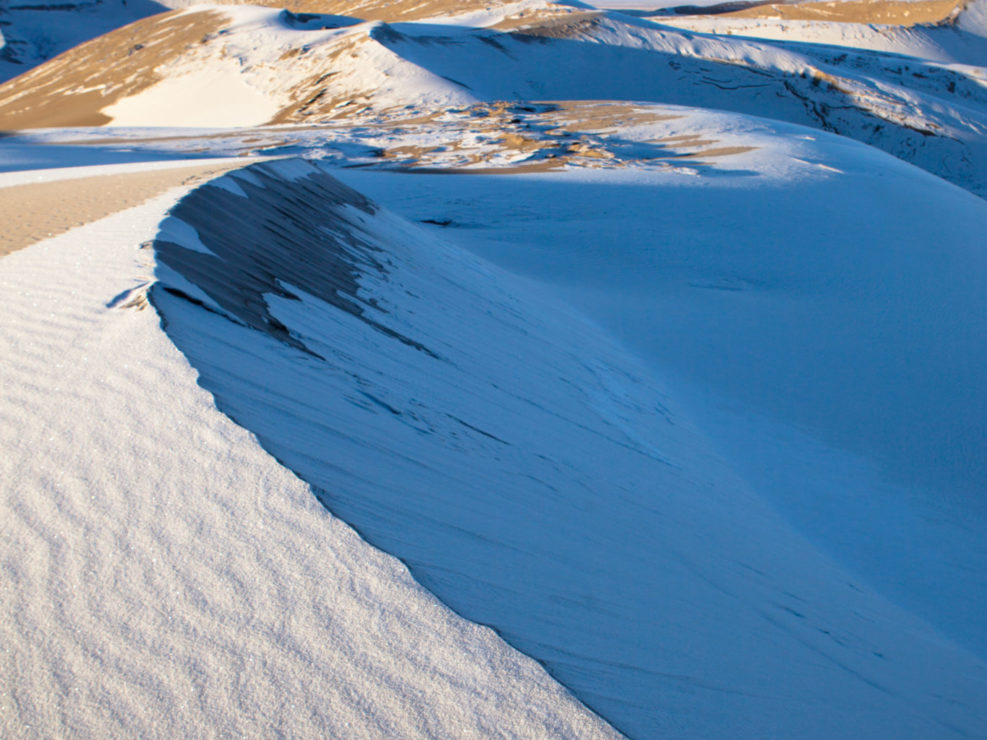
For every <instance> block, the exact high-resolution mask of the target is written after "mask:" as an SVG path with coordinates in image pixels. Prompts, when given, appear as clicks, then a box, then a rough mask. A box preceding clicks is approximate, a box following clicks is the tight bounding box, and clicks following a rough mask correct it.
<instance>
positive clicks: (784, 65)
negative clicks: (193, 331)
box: [0, 0, 987, 194]
mask: <svg viewBox="0 0 987 740" xmlns="http://www.w3.org/2000/svg"><path fill="white" fill-rule="evenodd" d="M984 2H985V0H973V2H972V3H971V8H970V9H968V10H966V11H964V14H966V13H971V14H974V15H973V17H974V21H971V23H972V24H973V25H972V26H971V28H973V27H976V28H979V25H978V24H979V21H977V20H976V19H977V18H979V17H980V16H978V15H976V12H979V11H977V10H976V9H979V8H980V6H981V5H982V4H983V3H984ZM468 9H469V8H468V7H467V8H462V9H461V10H463V11H464V14H463V15H461V16H458V17H456V18H455V19H438V20H437V19H424V20H416V21H414V22H389V23H385V22H382V21H379V20H374V21H368V22H361V21H363V20H364V17H361V16H360V15H354V16H341V15H338V14H333V15H325V16H319V15H305V16H302V15H296V14H293V13H288V12H286V11H278V10H275V9H270V8H251V7H232V6H217V7H213V8H208V9H203V8H201V7H199V8H192V9H190V10H188V11H185V12H179V13H174V14H164V15H161V16H156V17H154V18H149V19H145V20H143V21H140V22H138V23H136V24H133V25H131V26H128V27H126V28H122V29H119V30H118V31H115V32H113V33H111V34H108V35H106V36H103V37H101V38H99V39H96V40H94V41H92V42H89V43H87V44H83V45H81V46H79V47H77V48H76V49H74V50H72V51H70V52H68V53H66V54H64V55H62V56H60V57H58V58H57V59H55V60H52V61H51V62H48V63H47V64H44V65H42V66H41V67H39V68H37V69H35V70H33V71H31V72H29V73H27V74H25V75H23V76H21V77H20V78H18V79H16V80H14V81H12V82H10V83H8V84H7V85H5V86H3V87H0V126H2V127H4V128H7V129H21V128H27V127H37V126H55V125H62V126H67V125H95V124H106V123H112V124H113V125H118V126H127V125H130V126H147V125H158V126H161V125H171V126H178V125H184V126H220V127H222V126H235V125H239V126H252V125H258V124H262V123H268V122H270V123H278V124H286V123H301V122H305V123H317V122H324V121H330V120H331V121H336V122H339V121H345V122H347V123H348V124H350V125H352V126H359V125H372V124H375V123H378V122H380V120H381V119H382V118H385V119H389V120H391V121H392V122H400V121H402V120H412V121H419V122H420V121H422V120H423V119H428V118H429V117H430V116H436V115H438V114H440V112H441V111H444V110H447V109H448V108H450V107H463V106H468V105H470V104H474V103H477V102H492V101H499V100H596V99H608V100H611V99H616V100H622V101H651V102H661V103H671V104H678V105H688V106H696V107H703V108H712V109H720V110H729V111H735V112H740V113H745V114H752V115H760V116H765V117H770V118H773V119H776V120H783V121H789V122H792V123H798V124H804V125H809V126H813V127H816V128H821V129H824V130H827V131H833V132H836V133H839V134H841V135H844V136H848V137H851V138H854V139H858V140H860V141H863V142H865V143H868V144H871V145H872V146H875V147H877V148H880V149H883V150H884V151H887V152H889V153H891V154H893V155H895V156H897V157H900V158H902V159H904V160H906V161H909V162H911V163H913V164H916V165H918V166H920V167H922V168H924V169H926V170H928V171H930V172H932V173H934V174H936V175H939V176H941V177H944V178H946V179H948V180H950V181H951V182H954V183H956V184H959V185H960V186H961V187H965V188H968V189H970V190H971V191H973V192H975V193H978V194H984V193H987V176H985V175H984V173H985V172H987V145H985V144H984V141H983V138H984V137H983V132H984V130H987V93H985V87H984V85H985V79H987V77H985V72H984V69H983V67H982V66H970V65H963V64H943V63H940V62H930V61H926V60H922V59H916V58H912V59H903V58H902V57H901V56H900V55H897V54H887V53H881V52H877V51H868V50H857V51H853V52H847V51H846V50H843V49H834V48H833V47H830V46H822V45H809V44H803V45H801V46H796V45H787V44H775V43H771V42H768V41H758V40H751V39H743V38H738V37H730V36H713V35H706V34H699V33H695V32H691V31H684V30H679V29H674V28H671V27H669V26H665V25H661V24H659V23H654V22H651V21H648V20H646V19H640V18H633V17H631V16H627V15H623V14H620V13H614V12H600V11H592V10H587V9H585V8H576V7H571V6H565V5H559V4H549V3H537V2H527V3H523V4H521V6H515V5H510V4H507V5H503V6H497V5H495V6H492V8H491V9H490V10H489V11H485V12H484V13H482V14H480V15H477V14H475V13H473V14H470V13H465V11H466V10H468ZM359 12H360V11H359V9H355V10H353V13H354V14H357V13H359ZM395 17H401V16H400V13H397V14H396V16H395ZM416 17H417V16H416ZM961 17H962V15H961ZM957 23H959V21H957ZM981 25H982V24H981ZM967 35H968V36H970V37H971V38H973V35H972V34H970V33H968V34H967ZM977 38H979V37H977ZM980 41H981V42H982V41H983V39H980ZM981 46H983V47H984V48H987V44H981ZM108 59H113V60H114V65H113V67H112V69H111V71H110V72H107V63H106V62H107V60H108ZM981 64H982V62H981Z"/></svg>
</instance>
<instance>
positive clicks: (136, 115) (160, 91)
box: [103, 61, 281, 128]
mask: <svg viewBox="0 0 987 740" xmlns="http://www.w3.org/2000/svg"><path fill="white" fill-rule="evenodd" d="M280 107H281V106H280V105H279V104H278V101H277V100H274V99H272V98H270V97H269V96H267V95H265V94H264V93H262V92H261V91H259V90H256V89H255V88H253V87H251V86H250V85H249V84H248V83H247V82H245V81H244V79H243V76H242V75H241V74H240V70H239V66H238V65H237V64H236V63H235V62H233V61H230V62H228V63H226V64H214V65H210V66H207V67H205V68H203V69H199V70H194V71H190V72H188V73H187V74H184V75H182V76H181V77H172V78H168V79H165V80H162V81H161V82H159V83H158V84H157V85H154V86H152V87H149V88H147V89H146V90H142V91H141V92H139V93H137V94H136V95H133V96H131V97H129V98H124V99H123V100H121V101H119V102H117V103H114V104H113V105H111V106H109V107H107V108H104V109H103V112H104V113H105V114H106V115H108V116H110V118H112V119H113V120H112V123H113V125H116V126H199V127H203V128H209V127H215V128H223V127H230V126H255V125H258V124H261V123H266V122H267V121H269V120H270V119H271V118H273V117H274V115H275V114H276V113H277V112H278V110H279V109H280Z"/></svg>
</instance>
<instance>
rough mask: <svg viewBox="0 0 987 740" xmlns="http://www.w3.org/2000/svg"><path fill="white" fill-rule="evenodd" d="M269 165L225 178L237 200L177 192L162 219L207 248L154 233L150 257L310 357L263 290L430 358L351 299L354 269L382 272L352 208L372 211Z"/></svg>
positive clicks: (326, 179)
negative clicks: (325, 309) (344, 315)
mask: <svg viewBox="0 0 987 740" xmlns="http://www.w3.org/2000/svg"><path fill="white" fill-rule="evenodd" d="M275 166H277V165H276V164H268V163H261V164H255V165H252V166H250V167H246V168H244V169H243V170H240V171H238V172H237V173H233V174H231V175H229V176H228V177H230V178H232V179H233V180H234V181H235V183H236V187H237V188H239V189H240V190H241V191H242V192H243V193H244V194H245V196H246V197H244V196H243V195H239V194H237V193H236V192H235V191H234V190H235V189H233V188H231V189H227V188H225V187H222V186H220V185H216V184H207V185H203V186H202V187H199V188H197V189H195V190H193V191H191V192H190V193H189V194H188V195H186V196H185V197H184V198H183V199H182V200H181V201H179V203H178V204H177V205H176V206H175V207H174V208H173V209H172V211H171V215H172V216H174V217H175V218H177V219H179V220H180V221H182V222H184V223H185V224H187V225H189V226H191V227H193V228H194V229H195V231H196V232H197V233H198V236H199V239H200V241H201V242H202V245H203V246H205V247H206V249H208V250H209V252H211V254H207V253H206V252H204V251H199V250H196V249H190V248H189V247H187V246H183V245H180V244H176V243H175V242H173V241H170V240H169V239H168V238H167V237H164V236H161V235H159V237H158V238H157V239H156V240H155V241H154V248H155V251H156V253H157V259H158V261H159V262H160V263H162V264H164V265H166V266H167V267H169V268H171V269H172V270H174V271H175V272H177V273H178V274H179V275H181V276H182V277H183V278H184V279H186V280H188V281H189V282H190V283H192V284H193V285H195V286H197V287H198V288H199V289H201V290H202V291H203V292H204V293H205V294H206V295H208V296H209V297H210V298H211V299H212V300H213V301H215V302H216V303H217V304H218V305H219V306H220V307H221V308H222V309H223V310H224V311H226V312H228V313H229V314H230V315H232V316H233V317H235V318H236V319H238V320H240V321H242V322H244V323H245V324H247V325H248V326H250V327H252V328H254V329H258V330H260V331H263V332H265V333H267V334H269V335H271V336H273V337H275V338H276V339H278V340H279V341H281V342H284V343H285V344H288V345H290V346H292V347H295V348H296V349H300V350H302V351H305V352H308V353H309V354H317V353H315V352H313V351H312V350H311V349H309V348H308V347H306V346H305V345H304V344H303V343H302V342H301V341H299V340H298V338H296V337H294V336H292V335H291V334H290V333H289V332H288V329H287V328H286V327H285V326H284V324H282V323H281V322H280V321H278V320H277V319H276V318H275V317H274V316H273V315H272V314H271V311H270V307H269V306H268V303H267V296H268V295H273V296H278V297H281V298H287V299H289V300H298V299H299V296H298V295H297V294H296V293H295V292H293V291H295V290H298V291H301V292H304V293H307V294H309V295H312V296H315V297H316V298H320V299H322V300H323V301H325V302H327V303H329V304H330V305H332V306H335V307H337V308H340V309H342V310H344V311H346V312H348V313H350V314H352V315H353V316H356V317H357V318H359V319H360V320H361V321H364V322H366V323H367V324H369V325H370V326H372V327H374V328H375V329H377V330H378V331H380V332H382V333H383V334H386V335H387V336H390V337H393V338H395V339H397V340H399V341H401V342H403V343H404V344H407V345H409V346H411V347H414V348H415V349H418V350H421V351H422V352H425V353H427V354H429V355H432V356H434V354H433V353H432V352H431V351H430V350H429V349H428V348H426V347H424V346H423V345H421V344H420V343H418V342H416V341H414V340H412V339H409V338H408V337H405V336H403V335H401V334H399V333H397V332H395V331H394V330H392V329H390V328H388V327H386V326H384V325H382V324H380V323H379V322H377V321H375V320H374V319H373V318H372V317H371V316H370V315H368V313H367V311H366V308H367V307H368V306H369V307H372V308H374V309H375V310H376V311H377V312H383V309H382V308H381V307H380V306H378V305H376V304H375V303H373V301H372V300H367V299H365V298H361V297H360V296H358V290H359V288H360V282H359V280H360V276H361V275H365V274H376V275H378V276H379V277H382V278H384V279H386V277H387V273H386V269H385V266H384V263H383V262H382V261H381V260H380V259H378V257H377V253H379V251H380V250H379V248H378V247H376V246H374V245H373V244H371V243H370V242H369V241H368V240H367V239H365V238H363V236H362V234H363V228H362V227H361V224H360V217H361V214H366V215H373V214H374V213H375V212H376V206H374V204H373V203H371V202H370V201H369V200H367V199H366V198H364V197H363V196H362V195H360V194H359V193H357V192H356V191H355V190H352V189H350V188H348V187H346V186H345V185H343V184H342V183H340V182H339V181H338V180H336V179H334V178H333V177H331V176H329V175H327V174H326V173H325V172H323V171H322V170H320V169H318V168H316V167H315V166H312V165H308V166H307V167H308V168H310V169H309V171H308V172H304V173H302V175H301V176H300V177H297V178H295V179H286V178H284V177H283V176H282V175H279V174H277V173H275V172H274V171H273V170H272V169H271V168H272V167H275ZM172 294H173V295H179V296H180V297H183V294H182V292H181V291H178V292H175V291H172ZM152 296H153V294H152ZM184 297H188V298H190V297H189V296H184ZM190 299H191V298H190Z"/></svg>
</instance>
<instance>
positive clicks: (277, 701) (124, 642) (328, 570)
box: [0, 176, 614, 738]
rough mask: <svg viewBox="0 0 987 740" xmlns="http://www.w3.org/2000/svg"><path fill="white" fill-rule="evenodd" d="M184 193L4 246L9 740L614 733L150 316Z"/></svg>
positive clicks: (0, 560)
mask: <svg viewBox="0 0 987 740" xmlns="http://www.w3.org/2000/svg"><path fill="white" fill-rule="evenodd" d="M109 177H111V178H112V176H109ZM151 179H152V180H153V178H151ZM75 182H76V184H78V185H80V186H82V185H84V184H85V183H84V182H83V181H81V180H77V181H75ZM131 184H132V183H131ZM114 194H115V191H114V189H113V188H106V190H105V194H104V199H105V200H106V202H105V204H104V205H105V207H106V208H108V209H110V210H113V207H114V205H117V206H120V205H121V203H116V204H114V203H112V202H110V201H109V198H112V197H113V195H114ZM180 194H181V191H174V190H173V191H172V192H171V193H169V194H166V195H163V196H159V197H158V198H157V199H155V200H153V201H151V202H149V203H147V204H146V205H144V206H141V207H139V208H136V209H129V210H123V211H121V212H119V213H117V214H115V215H112V216H110V217H108V218H105V219H103V220H100V221H97V222H95V223H92V224H89V225H87V226H84V227H81V228H78V229H75V230H73V231H70V232H68V233H66V234H63V235H61V236H58V237H55V238H52V239H48V240H46V241H44V242H41V243H39V244H36V245H34V246H32V247H31V248H29V249H25V250H22V251H19V252H16V253H14V254H11V255H8V256H6V257H3V258H2V259H0V316H2V321H3V324H2V331H0V357H2V358H3V362H0V388H2V389H3V392H2V394H0V449H2V450H3V454H0V646H2V649H0V736H2V737H4V738H18V737H25V738H26V737H69V736H81V737H161V738H165V737H203V736H224V737H225V736H240V737H243V736H249V737H278V736H288V737H362V738H380V737H483V736H494V735H496V736H507V737H518V738H531V737H577V736H578V737H611V736H613V735H614V733H613V731H612V730H610V729H609V728H608V727H607V726H606V725H605V724H604V723H603V722H601V721H600V720H599V719H598V718H596V717H594V716H593V715H592V714H591V713H589V712H588V711H586V709H585V708H583V707H582V706H581V705H580V704H579V703H578V702H576V701H575V700H574V699H573V698H572V697H571V695H569V694H568V693H567V692H566V691H565V690H564V689H562V688H561V687H560V686H559V685H558V684H557V683H556V682H555V681H553V680H552V679H551V678H550V677H549V676H548V674H546V673H545V671H544V670H542V669H541V668H540V667H539V666H538V665H537V664H536V663H534V662H533V661H532V660H530V659H528V658H526V657H524V656H522V655H520V654H519V653H517V652H516V651H514V650H512V649H510V648H509V647H508V646H507V645H505V644H504V643H503V642H502V641H501V640H500V639H498V638H497V637H496V635H494V633H493V632H492V631H491V630H489V629H487V628H484V627H481V626H477V625H474V624H471V623H469V622H466V621H464V620H463V619H460V618H458V617H456V616H455V615H453V614H452V613H451V612H450V611H449V610H448V609H447V608H446V607H444V606H442V605H441V604H439V603H438V602H437V601H436V600H435V598H434V597H433V596H432V595H431V594H429V593H427V592H426V591H425V590H424V589H423V588H422V587H421V586H419V585H418V584H416V583H415V582H414V581H413V580H412V578H411V577H410V575H409V574H408V572H407V570H406V569H405V568H404V567H403V566H402V565H401V564H400V563H399V562H397V561H396V560H395V559H394V558H393V557H390V556H387V555H385V554H383V553H381V552H379V551H377V550H375V549H374V548H372V547H370V546H368V545H367V544H366V543H365V542H364V541H363V540H361V539H360V538H359V537H358V536H357V535H356V534H355V533H354V532H353V530H351V529H350V528H349V527H348V526H346V525H345V524H343V523H342V522H340V521H339V520H338V519H335V518H334V517H332V516H330V515H329V514H328V513H327V512H326V511H325V509H323V507H321V506H320V505H319V504H318V502H317V501H316V499H315V497H314V496H313V495H312V492H311V490H310V489H309V487H308V486H307V485H305V484H304V483H303V482H301V481H300V480H298V478H296V477H295V476H294V475H292V474H291V473H290V472H289V471H287V470H285V469H284V468H283V467H282V466H280V465H278V464H277V462H276V461H275V460H274V459H272V458H271V457H270V456H269V455H268V454H266V453H265V452H264V451H263V450H262V449H261V448H260V447H259V445H258V444H257V441H256V439H255V438H254V437H253V436H252V435H251V434H250V433H249V432H248V431H245V430H244V429H242V428H240V427H238V426H236V425H235V424H233V423H231V422H230V421H229V419H227V418H226V417H225V416H223V415H222V414H220V413H219V412H218V411H217V410H216V408H215V406H214V404H213V402H212V399H211V398H210V397H209V396H208V394H206V393H204V392H203V391H202V390H201V389H199V388H198V387H197V386H196V372H195V370H194V369H193V368H191V367H189V365H188V362H187V361H186V359H185V358H184V357H183V356H182V355H181V354H180V353H179V352H178V351H177V350H176V349H175V348H174V346H173V345H172V344H171V343H170V342H169V341H168V339H167V337H166V336H165V335H164V334H163V333H162V332H161V330H160V326H159V321H160V319H159V317H158V316H157V315H156V314H155V312H154V311H152V310H141V309H144V308H146V306H147V304H146V301H145V300H144V291H145V289H146V286H147V281H148V280H150V279H151V277H152V271H153V269H154V265H153V262H152V256H153V253H152V251H151V250H150V249H148V248H144V249H138V245H140V244H141V242H142V241H144V240H145V239H148V238H150V237H152V236H153V235H154V233H155V231H156V226H157V224H158V222H159V221H160V220H161V219H162V217H163V215H164V212H165V211H166V210H167V209H168V208H169V207H170V206H172V205H173V204H174V202H175V200H176V199H177V198H178V196H179V195H180Z"/></svg>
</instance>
